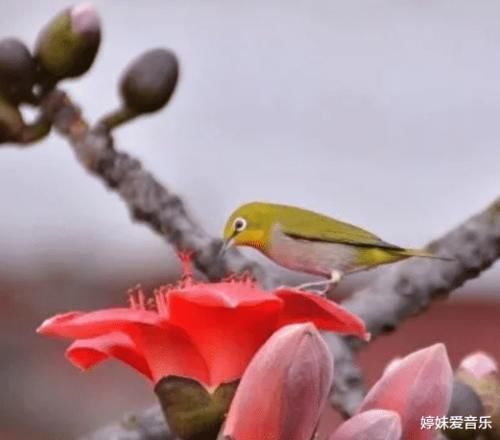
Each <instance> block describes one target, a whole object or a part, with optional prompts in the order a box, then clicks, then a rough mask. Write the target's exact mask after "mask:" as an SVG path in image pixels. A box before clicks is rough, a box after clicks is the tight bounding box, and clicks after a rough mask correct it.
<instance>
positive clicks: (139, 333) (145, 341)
mask: <svg viewBox="0 0 500 440" xmlns="http://www.w3.org/2000/svg"><path fill="white" fill-rule="evenodd" d="M129 333H130V336H131V338H132V339H133V340H134V342H135V343H136V345H137V348H138V350H139V351H140V352H142V354H143V356H144V359H145V360H146V362H147V364H148V367H149V369H150V371H151V375H152V377H153V380H154V382H158V381H159V380H160V379H162V378H163V377H166V376H170V375H174V376H182V377H189V378H191V379H195V380H197V381H198V382H201V383H203V384H205V385H209V380H210V378H209V373H208V368H207V364H206V362H205V360H204V359H203V357H202V356H201V354H200V352H199V351H198V349H197V348H196V346H195V345H194V344H193V341H192V340H191V338H190V337H189V336H188V335H187V333H186V332H185V331H184V330H182V329H181V328H178V327H176V326H175V325H170V324H167V323H163V325H162V327H158V326H153V325H145V324H138V325H135V326H133V327H130V331H129Z"/></svg>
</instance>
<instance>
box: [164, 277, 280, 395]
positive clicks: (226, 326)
mask: <svg viewBox="0 0 500 440" xmlns="http://www.w3.org/2000/svg"><path fill="white" fill-rule="evenodd" d="M207 286H210V287H207ZM198 287H199V286H198V285H196V286H193V287H190V288H188V289H186V290H185V291H184V290H183V291H171V292H169V293H168V314H169V316H170V318H169V321H170V322H171V323H172V324H175V325H177V326H178V327H181V328H184V329H185V330H186V332H187V333H188V334H189V336H190V337H191V339H192V341H194V343H195V344H196V345H197V347H198V350H199V351H200V353H201V354H202V356H203V358H204V359H205V360H206V362H207V365H208V369H209V372H210V373H209V375H210V380H209V384H210V385H218V384H220V383H227V382H232V381H233V380H236V379H239V378H240V377H241V375H242V374H243V371H244V370H245V368H246V366H247V365H248V363H249V362H250V359H251V358H252V356H253V355H254V354H255V352H256V351H257V349H258V348H259V347H260V346H261V345H262V344H263V343H264V342H265V341H266V339H267V338H268V337H269V336H270V335H271V334H272V333H273V331H274V330H275V329H276V323H277V316H278V314H279V311H280V309H281V307H282V302H281V300H279V299H278V298H275V297H273V296H272V295H270V294H263V293H262V291H254V290H255V289H253V288H252V289H251V290H252V291H250V290H249V289H250V288H249V287H248V286H242V285H241V283H236V282H234V283H217V284H214V285H202V286H201V288H200V289H198ZM257 292H260V293H257Z"/></svg>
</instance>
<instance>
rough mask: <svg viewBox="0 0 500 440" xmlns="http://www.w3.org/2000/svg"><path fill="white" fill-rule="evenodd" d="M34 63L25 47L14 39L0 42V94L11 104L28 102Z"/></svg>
mask: <svg viewBox="0 0 500 440" xmlns="http://www.w3.org/2000/svg"><path fill="white" fill-rule="evenodd" d="M34 82H35V62H34V60H33V57H32V56H31V54H30V52H29V50H28V48H27V47H26V45H25V44H24V43H23V42H22V41H20V40H17V39H15V38H6V39H4V40H0V94H1V95H2V96H4V97H5V98H6V99H8V100H9V101H11V102H12V103H13V104H18V103H19V102H22V101H25V100H30V98H31V96H32V89H33V84H34Z"/></svg>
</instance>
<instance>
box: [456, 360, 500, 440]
mask: <svg viewBox="0 0 500 440" xmlns="http://www.w3.org/2000/svg"><path fill="white" fill-rule="evenodd" d="M456 377H457V379H458V380H460V381H462V382H463V383H465V384H467V385H468V386H470V387H471V388H472V389H473V390H474V392H475V393H476V394H477V396H478V397H479V399H480V400H481V403H482V405H483V407H484V414H485V415H486V416H488V417H491V424H492V427H493V430H492V431H491V430H490V431H488V432H487V433H488V438H491V439H500V377H499V375H498V366H497V363H496V361H495V360H494V359H493V358H492V357H491V356H489V355H487V354H486V353H483V352H477V353H473V354H470V355H469V356H467V357H465V358H464V359H463V360H462V362H461V363H460V365H459V367H458V369H457V372H456Z"/></svg>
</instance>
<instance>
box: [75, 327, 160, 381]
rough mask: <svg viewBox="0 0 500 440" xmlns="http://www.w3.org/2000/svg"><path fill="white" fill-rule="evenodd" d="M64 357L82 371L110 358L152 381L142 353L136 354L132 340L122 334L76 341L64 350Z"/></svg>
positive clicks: (115, 333) (116, 333) (135, 347)
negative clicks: (128, 366)
mask: <svg viewBox="0 0 500 440" xmlns="http://www.w3.org/2000/svg"><path fill="white" fill-rule="evenodd" d="M66 357H67V358H68V359H69V360H70V362H71V363H73V364H74V365H76V366H77V367H79V368H81V369H82V370H88V369H89V368H91V367H93V366H94V365H95V364H97V363H99V362H102V361H103V360H105V359H108V358H110V357H112V358H115V359H118V360H120V361H122V362H124V363H126V364H128V365H130V366H131V367H133V368H135V369H136V370H137V371H139V372H140V373H142V374H144V375H145V376H146V377H147V378H148V379H151V380H153V377H152V375H151V371H150V369H149V367H148V364H147V362H146V360H145V359H144V357H143V355H142V353H139V352H138V350H137V346H136V344H135V342H134V341H133V340H132V338H130V336H129V335H127V334H125V333H123V332H113V333H109V334H107V335H102V336H97V337H95V338H91V339H78V340H77V341H75V342H73V344H71V345H70V346H69V348H68V349H67V350H66Z"/></svg>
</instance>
